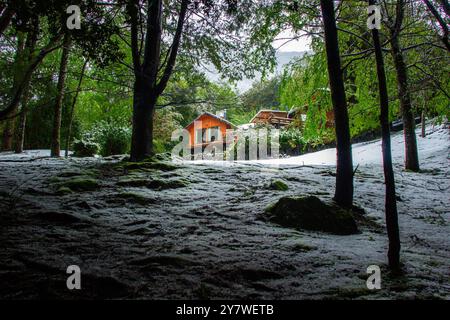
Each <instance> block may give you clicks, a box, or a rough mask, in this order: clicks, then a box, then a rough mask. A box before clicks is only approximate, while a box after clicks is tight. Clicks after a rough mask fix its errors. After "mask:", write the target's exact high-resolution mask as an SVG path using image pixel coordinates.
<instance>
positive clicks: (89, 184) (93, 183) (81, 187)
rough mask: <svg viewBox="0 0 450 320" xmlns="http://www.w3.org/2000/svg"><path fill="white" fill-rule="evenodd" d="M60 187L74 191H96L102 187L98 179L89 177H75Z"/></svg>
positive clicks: (62, 183)
mask: <svg viewBox="0 0 450 320" xmlns="http://www.w3.org/2000/svg"><path fill="white" fill-rule="evenodd" d="M59 187H60V188H61V187H66V188H68V189H70V190H72V191H94V190H97V189H98V188H99V187H100V185H99V183H98V181H97V180H96V179H93V178H89V177H75V178H73V179H68V180H65V181H63V182H61V183H59Z"/></svg>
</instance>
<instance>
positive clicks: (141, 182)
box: [117, 178, 150, 188]
mask: <svg viewBox="0 0 450 320" xmlns="http://www.w3.org/2000/svg"><path fill="white" fill-rule="evenodd" d="M149 181H150V180H148V179H143V178H126V179H122V180H119V181H118V182H117V185H118V186H122V187H137V188H138V187H145V186H147V185H148V183H149Z"/></svg>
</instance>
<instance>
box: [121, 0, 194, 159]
mask: <svg viewBox="0 0 450 320" xmlns="http://www.w3.org/2000/svg"><path fill="white" fill-rule="evenodd" d="M188 3H189V1H188V0H183V1H182V3H181V9H180V13H179V16H178V23H177V29H176V31H175V35H174V38H173V42H172V46H171V48H170V52H169V55H168V59H167V62H166V65H165V68H164V71H163V73H162V75H161V78H160V80H159V82H158V71H159V69H160V62H161V61H160V55H161V35H162V4H163V1H162V0H155V1H150V0H148V7H147V8H148V15H147V22H146V37H145V46H144V58H143V62H142V63H141V58H140V52H139V43H138V42H139V41H138V22H139V19H138V3H137V2H136V1H134V2H132V3H129V5H128V7H127V11H128V14H129V16H130V20H131V47H132V56H133V66H134V74H135V83H134V95H133V132H132V139H131V155H130V160H131V161H140V160H142V159H144V158H146V157H148V156H152V155H153V120H154V115H155V107H156V102H157V100H158V97H159V96H160V95H161V93H162V92H163V91H164V89H165V87H166V85H167V82H168V80H169V78H170V76H171V74H172V71H173V67H174V65H175V60H176V57H177V54H178V48H179V44H180V40H181V35H182V31H183V25H184V20H185V17H186V12H187V6H188Z"/></svg>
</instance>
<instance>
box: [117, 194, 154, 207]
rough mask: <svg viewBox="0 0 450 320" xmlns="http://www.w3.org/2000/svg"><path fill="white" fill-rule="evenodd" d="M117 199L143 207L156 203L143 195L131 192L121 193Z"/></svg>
mask: <svg viewBox="0 0 450 320" xmlns="http://www.w3.org/2000/svg"><path fill="white" fill-rule="evenodd" d="M117 197H118V198H121V199H125V200H127V201H129V202H133V203H137V204H141V205H146V204H150V203H154V202H155V200H154V199H152V198H147V197H146V196H145V195H143V194H141V193H138V192H131V191H126V192H122V193H119V194H118V195H117Z"/></svg>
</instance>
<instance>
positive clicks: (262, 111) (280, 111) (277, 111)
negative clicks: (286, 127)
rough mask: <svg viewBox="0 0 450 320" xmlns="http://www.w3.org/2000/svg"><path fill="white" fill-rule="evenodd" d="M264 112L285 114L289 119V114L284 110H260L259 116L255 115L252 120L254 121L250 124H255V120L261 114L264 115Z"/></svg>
mask: <svg viewBox="0 0 450 320" xmlns="http://www.w3.org/2000/svg"><path fill="white" fill-rule="evenodd" d="M264 112H276V113H285V114H286V118H287V115H288V112H287V111H283V110H271V109H262V110H259V111H258V113H257V114H255V116H254V117H253V118H252V120H250V122H253V120H255V119H256V118H258V116H259V114H260V113H264Z"/></svg>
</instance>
